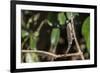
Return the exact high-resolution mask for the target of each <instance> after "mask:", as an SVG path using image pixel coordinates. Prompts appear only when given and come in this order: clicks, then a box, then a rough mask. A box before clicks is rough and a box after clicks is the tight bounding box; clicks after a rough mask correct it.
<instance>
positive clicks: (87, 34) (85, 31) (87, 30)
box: [82, 17, 90, 52]
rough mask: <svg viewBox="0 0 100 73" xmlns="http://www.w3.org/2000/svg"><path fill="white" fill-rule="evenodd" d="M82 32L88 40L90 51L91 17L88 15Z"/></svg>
mask: <svg viewBox="0 0 100 73" xmlns="http://www.w3.org/2000/svg"><path fill="white" fill-rule="evenodd" d="M82 34H83V36H84V38H85V41H86V46H87V49H88V52H89V51H90V17H87V18H86V19H85V21H84V22H83V26H82Z"/></svg>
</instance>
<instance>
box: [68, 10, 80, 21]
mask: <svg viewBox="0 0 100 73" xmlns="http://www.w3.org/2000/svg"><path fill="white" fill-rule="evenodd" d="M66 15H67V18H68V19H71V17H72V16H74V17H75V16H79V13H75V12H67V13H66Z"/></svg>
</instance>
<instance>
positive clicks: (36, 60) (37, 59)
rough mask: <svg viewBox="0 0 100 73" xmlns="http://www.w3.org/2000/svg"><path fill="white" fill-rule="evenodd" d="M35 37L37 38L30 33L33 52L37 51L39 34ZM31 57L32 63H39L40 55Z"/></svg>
mask: <svg viewBox="0 0 100 73" xmlns="http://www.w3.org/2000/svg"><path fill="white" fill-rule="evenodd" d="M35 35H36V36H34V34H33V33H30V48H31V49H32V50H37V48H36V45H37V40H38V37H37V33H35ZM30 55H31V58H32V62H38V61H39V58H38V54H36V53H31V54H30Z"/></svg>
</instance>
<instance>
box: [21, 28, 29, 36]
mask: <svg viewBox="0 0 100 73" xmlns="http://www.w3.org/2000/svg"><path fill="white" fill-rule="evenodd" d="M28 35H29V33H28V32H27V31H25V30H22V31H21V37H22V38H24V37H26V36H28Z"/></svg>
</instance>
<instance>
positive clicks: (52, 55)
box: [22, 50, 80, 58]
mask: <svg viewBox="0 0 100 73" xmlns="http://www.w3.org/2000/svg"><path fill="white" fill-rule="evenodd" d="M22 52H23V53H27V52H29V53H41V54H45V55H49V56H51V57H54V58H60V57H69V56H77V55H80V53H70V54H60V55H56V54H54V53H51V52H46V51H40V50H22Z"/></svg>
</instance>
